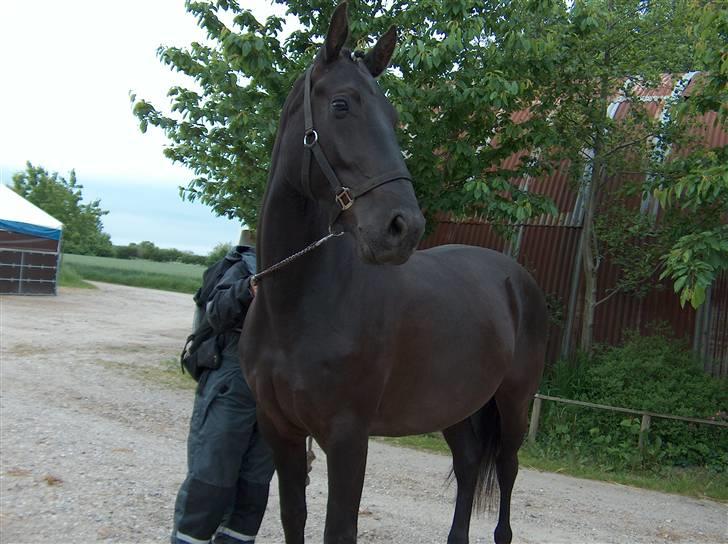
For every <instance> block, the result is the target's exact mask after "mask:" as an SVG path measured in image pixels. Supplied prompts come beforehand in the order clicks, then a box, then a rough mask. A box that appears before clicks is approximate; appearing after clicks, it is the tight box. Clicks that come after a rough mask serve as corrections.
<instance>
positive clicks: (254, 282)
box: [250, 231, 344, 285]
mask: <svg viewBox="0 0 728 544" xmlns="http://www.w3.org/2000/svg"><path fill="white" fill-rule="evenodd" d="M342 234H344V232H343V231H341V232H329V233H328V234H327V235H326V236H324V237H323V238H321V239H320V240H317V241H316V242H314V243H312V244H310V245H308V246H306V247H304V248H303V249H302V250H301V251H299V252H298V253H294V254H293V255H291V256H290V257H286V258H285V259H283V260H282V261H280V262H277V263H276V264H274V265H272V266H269V267H268V268H266V269H265V270H262V271H261V272H258V273H257V274H254V275H253V276H252V277H251V278H250V283H251V284H252V285H257V284H258V283H259V282H260V280H261V278H263V277H265V276H267V275H269V274H272V273H273V272H275V271H276V270H278V269H280V268H283V267H284V266H286V265H288V264H290V263H292V262H293V261H295V260H296V259H298V258H299V257H303V256H304V255H305V254H306V253H309V252H311V251H313V250H314V249H316V248H317V247H319V246H320V245H321V244H323V243H325V242H328V241H329V240H330V239H331V238H337V237H339V236H341V235H342Z"/></svg>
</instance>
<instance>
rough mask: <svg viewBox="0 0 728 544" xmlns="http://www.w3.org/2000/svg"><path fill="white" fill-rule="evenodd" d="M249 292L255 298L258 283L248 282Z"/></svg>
mask: <svg viewBox="0 0 728 544" xmlns="http://www.w3.org/2000/svg"><path fill="white" fill-rule="evenodd" d="M250 292H251V293H252V294H253V297H255V296H256V295H257V294H258V283H257V282H253V281H251V282H250Z"/></svg>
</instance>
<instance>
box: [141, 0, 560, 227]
mask: <svg viewBox="0 0 728 544" xmlns="http://www.w3.org/2000/svg"><path fill="white" fill-rule="evenodd" d="M277 3H279V4H285V5H286V6H287V9H288V15H289V16H291V17H292V18H293V19H294V20H295V21H296V23H297V24H298V29H297V30H295V31H293V32H292V33H291V34H290V35H288V36H284V34H283V29H282V24H283V20H282V19H281V18H279V17H275V16H272V17H269V18H268V19H267V20H265V21H258V20H257V19H256V18H255V17H254V16H253V14H252V13H251V11H250V10H248V9H244V8H241V7H240V5H239V4H238V2H236V1H234V0H217V1H200V2H187V4H186V6H187V10H188V11H189V12H190V13H191V14H192V15H194V16H195V17H196V18H197V20H198V23H199V25H200V26H201V27H202V28H203V29H204V30H205V31H206V32H207V36H208V38H209V41H208V42H207V43H205V44H201V43H193V44H191V45H190V46H189V47H186V48H179V47H162V48H160V49H159V51H158V54H159V57H160V59H161V60H162V62H163V63H164V64H166V65H167V66H169V67H170V68H172V69H174V70H177V71H180V72H182V73H185V74H187V75H189V76H190V77H191V78H192V80H193V81H194V83H195V85H191V86H190V88H184V87H174V88H172V89H170V91H169V96H170V97H171V101H172V105H171V113H170V114H165V113H163V112H162V111H161V110H160V109H157V107H155V106H154V105H153V104H151V103H149V102H147V101H145V100H137V99H136V97H135V96H132V100H133V102H134V113H135V114H136V116H137V117H138V118H139V120H140V126H141V129H142V130H143V131H145V130H146V129H147V127H148V126H149V125H152V126H157V127H159V128H161V129H162V130H164V132H165V134H166V135H167V137H168V138H169V139H170V141H171V145H170V146H169V147H168V148H167V149H166V150H165V154H166V155H167V156H168V157H169V158H170V159H172V160H174V161H177V162H180V163H182V164H185V165H186V166H188V167H189V168H190V169H191V170H192V171H193V172H195V174H196V177H195V178H194V179H192V180H191V181H190V182H189V184H188V185H187V187H185V188H183V189H182V195H183V197H184V198H187V199H190V200H196V199H200V200H201V201H202V202H203V203H205V204H207V205H209V206H211V207H212V208H213V210H214V211H215V212H216V213H217V214H220V215H226V216H228V217H231V218H233V217H237V218H239V219H242V220H243V221H244V222H245V223H246V224H248V225H255V224H256V221H257V213H258V206H259V203H260V200H261V197H262V194H263V191H264V188H265V183H266V180H267V173H268V166H269V161H270V154H271V150H272V146H273V141H274V138H275V133H276V129H277V121H278V117H279V115H280V111H281V108H282V106H283V103H284V101H285V98H286V96H287V94H288V92H289V90H290V88H291V86H292V84H293V82H294V81H295V79H296V78H297V77H298V76H299V75H300V74H302V73H303V71H304V69H305V67H306V66H307V65H308V64H309V63H310V62H311V61H312V59H313V57H314V55H315V53H316V52H317V50H318V47H319V46H320V44H321V43H322V42H323V38H324V35H325V32H326V30H327V27H328V21H329V18H330V16H331V14H332V12H333V9H334V8H335V7H336V5H337V3H338V2H336V1H334V0H313V1H303V0H289V1H286V2H283V1H281V0H278V1H277ZM537 7H538V9H539V10H541V11H543V10H546V11H548V10H549V9H551V8H548V6H547V7H545V8H543V9H542V8H541V7H540V4H539V5H538V6H537ZM511 11H512V8H511V7H509V6H508V5H506V4H504V3H500V2H482V1H475V0H459V1H448V2H444V1H442V0H423V1H420V2H417V3H402V2H392V3H384V2H380V1H374V0H368V1H364V0H359V1H356V2H353V1H352V2H351V9H350V10H349V19H350V31H351V36H350V45H351V47H352V48H362V49H364V48H367V47H368V46H370V45H371V44H372V43H373V37H374V36H379V35H381V34H382V33H384V32H385V31H386V30H387V29H388V28H389V26H391V25H392V24H395V25H397V26H398V28H399V29H400V37H399V46H398V48H397V51H396V53H395V56H394V59H393V62H392V67H393V69H392V70H391V71H390V72H389V73H388V74H386V75H384V76H383V77H382V78H381V83H382V85H383V87H384V88H385V90H386V92H387V94H388V96H389V97H390V99H391V100H392V102H393V103H394V105H395V106H396V107H397V109H398V111H399V113H400V118H401V121H402V127H401V133H400V140H401V144H402V147H403V150H404V151H405V153H406V155H407V156H408V157H409V160H408V166H409V167H410V170H411V172H412V174H413V176H414V178H415V180H416V190H417V193H418V197H419V198H420V202H421V204H422V206H423V207H424V208H425V209H426V210H427V211H428V212H430V213H431V214H432V213H435V212H437V211H449V212H454V213H455V214H457V215H461V216H462V215H472V214H477V215H480V216H483V217H485V218H489V219H492V220H493V221H494V222H496V223H497V224H499V225H504V226H505V225H507V224H509V223H513V222H522V221H523V220H525V219H527V218H529V217H532V216H534V215H539V214H541V213H544V212H550V211H554V208H553V205H552V204H551V203H550V202H549V201H548V200H547V199H545V198H543V197H540V196H539V195H535V194H529V193H527V192H526V191H522V190H519V189H518V187H516V186H514V185H512V184H509V183H508V179H509V178H510V177H513V176H515V175H521V174H524V173H526V172H528V173H530V174H532V175H533V174H536V173H538V172H537V171H536V166H537V165H536V164H535V163H533V162H532V161H529V160H528V157H526V158H525V160H523V161H521V163H520V164H517V165H511V167H510V168H508V169H506V168H503V167H502V164H501V162H502V160H503V159H504V158H506V157H509V156H510V155H511V154H512V153H513V152H514V151H517V150H519V149H532V148H534V147H535V145H536V144H538V143H539V139H540V138H542V136H539V129H543V128H544V125H543V122H542V120H538V119H535V120H533V121H530V120H525V121H524V122H522V123H520V124H515V123H513V122H512V120H511V116H510V114H512V113H515V112H518V111H520V110H522V109H524V108H525V107H527V106H528V105H529V104H530V103H532V102H533V101H534V99H535V91H534V89H533V88H532V86H531V84H530V82H529V81H527V80H524V79H523V77H522V72H521V70H520V68H521V67H522V66H515V65H514V64H513V63H512V62H511V59H510V58H509V57H508V55H507V54H506V53H502V52H500V51H499V49H498V48H497V47H495V45H494V43H493V41H492V40H491V39H490V38H489V37H490V36H493V35H496V34H498V33H502V32H505V29H504V28H503V27H504V25H505V24H506V21H507V20H508V17H509V15H510V13H511ZM541 11H539V12H541ZM534 42H538V43H537V44H535V45H533V47H534V48H541V47H544V48H545V47H547V45H543V44H542V43H541V42H542V38H540V37H536V38H534ZM523 62H526V61H525V60H524V61H523ZM422 112H429V114H425V115H423V114H422ZM496 136H497V137H498V146H492V145H490V143H491V141H492V140H493V139H494V138H496ZM517 146H518V147H517ZM433 151H434V152H433Z"/></svg>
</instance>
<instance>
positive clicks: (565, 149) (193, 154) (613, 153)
mask: <svg viewBox="0 0 728 544" xmlns="http://www.w3.org/2000/svg"><path fill="white" fill-rule="evenodd" d="M275 3H276V4H280V5H283V6H285V7H286V8H287V15H288V17H289V18H290V20H291V21H292V22H293V23H294V25H295V28H296V30H294V31H293V32H291V33H290V34H288V35H286V34H284V31H283V23H284V21H283V19H282V18H280V17H277V16H271V17H269V18H267V19H266V20H265V21H259V20H257V19H256V18H255V17H254V15H253V14H252V12H251V11H250V10H248V9H244V8H241V6H240V4H239V3H238V2H236V1H235V0H209V1H195V2H192V1H188V2H187V3H186V8H187V10H188V11H189V12H190V13H191V14H192V15H193V16H195V17H196V19H197V21H198V24H199V25H200V27H201V28H203V29H204V30H205V31H206V33H207V37H208V41H207V42H205V43H204V44H201V43H192V44H191V45H190V46H188V47H181V48H180V47H161V48H160V49H159V50H158V54H159V57H160V59H161V61H162V62H163V63H164V64H165V65H167V66H168V67H169V68H171V69H173V70H177V71H180V72H182V73H184V74H186V75H188V76H190V78H191V85H190V86H189V87H181V86H180V87H174V88H172V89H170V91H169V96H170V98H171V112H170V113H165V112H163V111H162V110H160V109H158V108H157V107H156V106H155V105H153V104H151V103H149V102H147V101H145V100H137V98H136V97H135V96H132V101H133V103H134V113H135V115H136V116H137V117H138V119H139V121H140V127H141V129H142V130H143V131H145V130H147V128H148V126H149V125H152V126H156V127H159V128H161V129H162V130H163V131H164V132H165V134H166V135H167V137H168V138H169V140H170V142H171V145H170V146H169V147H168V148H167V149H166V150H165V154H166V155H167V156H168V157H169V158H170V159H172V160H174V161H177V162H180V163H182V164H185V165H186V166H188V167H189V168H190V169H191V170H192V171H193V172H194V173H195V177H194V178H193V179H192V180H191V181H190V182H189V183H188V185H187V186H186V187H184V188H182V189H181V193H182V196H183V198H187V199H190V200H196V199H199V200H201V201H202V202H203V203H205V204H207V205H209V206H211V207H212V209H213V210H214V211H215V213H217V214H220V215H227V216H228V217H231V218H233V217H236V218H239V219H242V220H243V221H244V222H245V223H246V224H248V225H255V224H256V221H257V213H258V206H259V202H260V200H261V197H262V194H263V191H264V187H265V183H266V179H267V172H268V166H269V160H270V154H271V149H272V145H273V141H274V138H275V133H276V129H277V119H278V117H279V115H280V111H281V108H282V106H283V103H284V101H285V98H286V96H287V94H288V91H289V89H290V88H291V86H292V84H293V82H294V81H295V79H296V78H297V77H299V75H300V74H301V73H303V71H304V69H305V67H306V66H307V65H308V64H309V63H310V62H311V60H312V59H313V57H314V55H315V53H316V51H317V49H318V47H319V46H320V44H321V43H322V42H323V38H324V34H325V31H326V29H327V25H328V21H329V18H330V16H331V14H332V12H333V9H334V8H335V6H336V5H337V4H338V1H337V0H305V1H304V0H275ZM704 4H705V3H704V2H702V3H700V4H699V5H700V6H703V5H704ZM698 12H699V10H696V9H695V5H694V4H693V2H692V1H691V0H651V1H649V2H647V1H645V0H577V1H575V2H571V1H565V0H514V1H511V2H501V1H496V0H486V1H483V0H448V1H445V0H420V1H419V2H401V1H393V2H382V1H380V0H351V1H350V9H349V20H350V32H351V35H350V39H349V43H350V46H351V47H352V48H358V49H366V48H367V47H369V46H370V45H371V44H372V43H373V37H375V36H379V35H381V34H382V33H384V32H385V31H386V29H388V28H389V27H390V25H396V26H397V27H398V29H399V40H398V47H397V50H396V52H395V55H394V57H393V61H392V69H391V70H389V71H388V72H387V73H386V74H384V75H383V76H382V77H381V78H380V82H381V84H382V86H383V88H384V89H385V92H386V93H387V95H388V97H389V98H390V100H391V101H392V103H393V104H394V105H395V107H396V108H397V110H398V112H399V114H400V119H401V127H400V134H399V136H400V142H401V145H402V148H403V150H404V152H405V154H406V156H407V157H408V166H409V168H410V171H411V172H412V174H413V177H414V178H415V189H416V192H417V195H418V198H419V200H420V203H421V204H422V206H423V208H424V209H425V210H426V211H427V213H428V214H429V215H430V216H432V215H434V214H435V213H437V212H447V213H451V214H454V215H455V216H457V217H464V216H477V217H481V218H483V219H488V220H490V221H491V222H492V223H493V224H494V225H495V226H496V227H497V228H500V229H501V230H502V231H503V232H504V233H506V234H508V232H509V229H510V227H513V226H514V225H517V224H523V223H524V222H526V221H527V220H528V219H529V218H532V217H536V216H539V215H541V214H543V213H553V212H554V211H556V210H555V209H554V206H553V204H552V203H551V202H550V201H549V200H548V199H546V198H544V197H542V196H539V195H536V194H533V193H530V192H528V190H527V189H525V188H522V187H519V186H517V185H516V184H514V183H513V180H514V179H516V178H524V177H525V178H529V177H532V178H533V177H537V176H540V175H542V174H544V173H546V172H550V171H551V170H553V169H554V168H555V166H557V165H559V164H562V162H563V161H569V163H570V164H571V173H572V178H573V180H574V183H575V186H577V187H578V190H579V191H580V192H581V196H582V202H585V208H584V228H583V236H582V244H581V248H582V263H583V269H584V273H585V274H584V275H585V277H586V285H585V295H586V296H585V298H586V304H585V306H584V308H585V309H584V315H583V316H582V323H583V328H582V334H581V338H582V347H583V348H585V349H589V348H590V346H591V335H592V333H591V331H592V327H593V316H594V311H595V308H596V307H597V305H598V304H599V303H600V301H599V300H597V299H596V294H597V285H596V278H597V272H598V268H599V265H600V263H601V262H602V260H603V258H604V254H605V251H607V247H606V246H607V242H608V240H604V239H600V238H599V232H598V229H595V228H594V227H595V219H596V217H598V215H599V214H598V212H599V205H600V203H603V202H606V201H609V200H613V198H612V197H613V196H614V195H611V194H610V193H609V191H610V187H611V186H613V184H610V182H611V181H612V180H613V178H614V177H615V176H618V175H623V174H624V173H625V172H631V173H637V175H638V176H644V175H648V178H649V180H650V182H653V181H654V180H655V179H659V177H660V176H659V173H660V172H661V171H662V169H663V168H664V165H663V163H664V153H662V152H661V151H660V150H664V149H666V148H669V147H670V146H671V145H672V143H673V142H675V141H678V140H679V139H680V137H681V134H682V132H684V130H683V131H682V132H681V127H680V125H679V124H677V123H673V122H672V119H671V118H667V119H665V118H659V119H656V118H655V117H654V115H652V114H651V111H650V104H649V102H646V101H644V100H642V99H641V97H640V96H639V94H640V92H639V91H640V90H641V89H645V88H650V86H652V85H655V84H656V83H657V82H658V81H660V74H662V73H678V72H685V71H687V70H691V69H708V68H710V66H711V65H710V62H708V60H707V59H702V60H701V59H700V58H696V56H695V39H694V36H692V35H691V34H690V32H689V31H690V29H691V28H692V27H693V26H694V24H695V21H696V17H697V16H698ZM714 26H715V25H713V26H710V25H708V26H707V30H704V32H705V35H706V38H705V39H704V43H706V44H710V40H711V39H714V38H716V34H715V28H714ZM701 28H704V29H705V28H706V27H705V25H704V26H703V27H701ZM718 43H725V42H718ZM716 47H719V46H718V45H715V43H713V45H712V49H711V51H713V53H711V54H714V51H715V48H716ZM708 49H710V47H708ZM705 54H706V55H707V54H708V53H705ZM720 59H725V57H724V56H720V55H718V57H717V58H715V59H712V61H713V62H714V63H715V62H717V61H718V60H720ZM722 62H723V63H724V64H725V61H724V60H723V61H722ZM616 97H619V99H620V100H622V101H625V102H629V106H630V107H629V114H628V115H627V116H626V117H625V118H624V119H621V120H620V121H619V122H617V121H616V120H615V119H612V118H611V117H609V116H607V115H606V112H607V107H608V106H609V104H610V103H611V102H612V101H613V100H614V99H615V98H616ZM713 104H714V105H715V101H714V102H713ZM718 104H719V105H720V104H721V102H720V101H718ZM524 112H525V113H524ZM656 142H657V143H658V144H659V145H658V146H656V145H655V143H656ZM515 153H519V157H520V160H519V161H513V160H507V159H509V158H510V157H512V156H513V155H514V154H515ZM633 218H634V219H635V220H638V219H639V218H638V217H636V216H633ZM678 223H679V222H676V223H675V225H678ZM632 227H633V228H634V224H632ZM671 228H672V227H671ZM675 228H676V227H675ZM670 232H671V233H673V234H674V232H675V231H674V229H673V230H671V231H670ZM673 234H670V236H673ZM607 238H608V237H607ZM661 240H663V242H664V241H665V240H667V238H664V237H663V238H661ZM646 241H649V239H646ZM660 247H672V246H660ZM657 264H659V262H658V263H657ZM667 266H668V267H669V263H668V265H667ZM635 281H636V280H635ZM640 281H643V280H640ZM628 284H631V285H636V283H634V282H631V283H630V282H626V283H625V288H628V287H627V285H628Z"/></svg>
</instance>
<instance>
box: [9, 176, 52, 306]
mask: <svg viewBox="0 0 728 544" xmlns="http://www.w3.org/2000/svg"><path fill="white" fill-rule="evenodd" d="M62 233H63V225H62V224H61V222H60V221H58V220H57V219H55V218H54V217H51V216H50V215H48V214H47V213H46V212H44V211H43V210H41V209H40V208H38V207H37V206H35V205H34V204H31V203H30V202H28V201H27V200H26V199H24V198H23V197H22V196H20V195H18V194H17V193H15V192H14V191H13V190H12V189H10V188H9V187H7V186H5V185H3V184H0V295H55V294H56V290H57V283H58V271H59V268H60V259H61V239H62Z"/></svg>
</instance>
